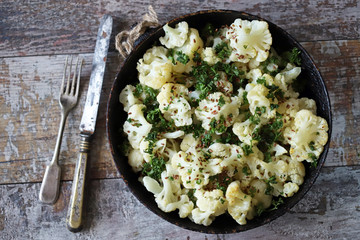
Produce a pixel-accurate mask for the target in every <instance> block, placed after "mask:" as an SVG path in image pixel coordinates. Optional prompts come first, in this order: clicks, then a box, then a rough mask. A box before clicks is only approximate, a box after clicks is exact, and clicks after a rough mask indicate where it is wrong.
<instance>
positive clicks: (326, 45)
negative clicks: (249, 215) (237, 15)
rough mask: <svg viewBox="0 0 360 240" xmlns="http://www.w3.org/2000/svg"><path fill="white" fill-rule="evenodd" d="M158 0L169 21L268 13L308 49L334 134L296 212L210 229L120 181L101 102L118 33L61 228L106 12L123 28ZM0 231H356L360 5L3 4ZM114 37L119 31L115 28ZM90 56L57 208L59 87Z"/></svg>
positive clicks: (292, 234)
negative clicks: (73, 219)
mask: <svg viewBox="0 0 360 240" xmlns="http://www.w3.org/2000/svg"><path fill="white" fill-rule="evenodd" d="M149 4H152V5H153V7H154V9H155V10H156V12H157V13H158V16H159V20H160V22H161V23H164V22H166V21H168V20H170V19H172V18H173V17H176V16H179V15H182V14H186V13H189V12H195V11H198V10H206V9H232V10H239V11H246V12H248V13H251V14H255V15H259V16H261V17H264V18H266V19H268V20H270V21H272V22H274V23H276V24H278V25H279V26H280V27H282V28H283V29H285V30H286V31H288V32H289V33H290V34H292V35H293V36H294V37H295V38H296V39H298V40H299V41H300V42H301V43H302V44H303V46H304V47H305V48H306V49H307V50H308V52H309V53H310V54H311V55H312V57H313V58H314V60H315V62H316V63H317V65H318V67H319V69H320V71H321V73H322V75H323V77H324V79H325V82H326V85H327V88H328V91H329V94H330V98H331V103H332V111H333V135H332V138H331V149H330V151H329V154H328V157H327V161H326V164H325V167H324V168H323V169H322V171H321V174H320V177H319V178H318V179H317V181H316V183H315V185H314V186H313V188H312V189H311V190H310V192H309V193H308V194H307V195H306V196H305V198H304V199H303V200H301V201H300V202H299V203H298V204H297V205H296V206H295V207H294V208H293V209H292V210H291V211H289V212H288V213H286V214H285V215H284V216H282V217H280V218H278V219H276V220H275V221H273V222H271V223H269V224H267V225H265V226H262V227H260V228H257V229H253V230H250V231H247V232H243V233H238V234H230V235H210V234H201V233H196V232H192V231H188V230H184V229H182V228H179V227H177V226H175V225H172V224H170V223H168V222H166V221H164V220H163V219H161V218H159V217H158V216H156V215H155V214H153V213H151V212H150V211H149V210H147V209H146V208H145V207H144V206H143V205H142V204H141V203H140V202H139V201H138V200H137V199H136V198H135V197H134V196H133V195H132V194H131V193H130V192H129V189H128V188H127V187H126V185H125V184H124V182H123V181H122V180H121V179H120V176H119V174H118V173H117V171H116V168H115V165H114V163H113V161H112V157H111V154H110V152H109V146H108V142H107V136H106V131H105V114H106V113H105V108H106V101H107V98H108V95H109V91H110V87H111V85H112V82H113V79H114V77H115V74H116V72H117V70H118V66H119V64H120V63H121V61H122V59H121V58H119V57H118V54H117V52H116V50H115V48H114V36H112V42H111V46H110V50H109V51H110V53H109V58H108V64H107V69H106V70H107V71H106V75H105V80H104V85H103V92H102V96H101V104H100V112H99V116H98V122H97V130H96V135H95V137H94V140H93V145H92V146H93V148H92V150H91V162H90V174H89V178H90V179H91V180H90V181H89V187H88V191H89V197H88V198H87V199H86V200H87V202H88V205H87V208H86V223H85V227H84V229H83V231H82V232H80V233H76V234H74V233H71V232H69V231H68V230H67V229H66V226H65V217H66V211H67V206H68V202H69V196H70V190H71V184H72V177H73V171H74V166H75V161H76V159H77V154H78V153H77V150H78V143H79V136H78V126H79V121H80V117H81V114H82V110H83V106H84V101H85V95H86V94H85V93H86V90H87V87H88V79H89V76H90V72H91V61H92V56H93V55H92V53H93V49H94V45H95V39H96V33H97V28H98V24H99V19H100V18H101V16H102V15H103V14H105V13H108V14H110V15H112V16H113V18H114V27H113V32H114V33H115V32H120V31H121V30H124V29H128V28H129V27H130V26H131V25H133V24H134V23H135V22H136V21H140V20H141V16H142V15H143V14H144V13H146V12H147V8H148V5H149ZM0 9H1V10H0V16H1V17H0V33H1V34H0V64H1V65H0V239H54V240H55V239H243V238H248V239H261V238H262V239H311V238H314V239H358V238H359V234H360V225H359V220H360V147H359V143H360V134H359V133H360V130H359V129H360V122H359V119H360V66H359V61H360V3H358V2H357V1H356V0H353V1H351V0H347V1H339V0H329V1H266V0H257V1H241V2H236V1H225V0H218V1H204V0H201V1H200V0H199V1H196V0H191V1H188V2H184V1H173V2H171V3H169V1H165V0H160V1H156V2H155V1H154V2H152V3H149V2H148V1H144V0H139V1H123V0H117V1H111V0H105V1H101V0H95V1H90V0H83V1H54V0H45V1H19V0H14V1H1V2H0ZM113 35H114V34H113ZM70 54H73V55H80V56H83V57H84V59H85V65H84V68H83V71H82V75H81V79H82V86H81V99H80V103H79V104H78V106H77V107H76V108H75V110H73V111H72V112H71V113H70V115H69V118H68V121H67V124H66V127H65V132H64V137H63V142H62V147H61V154H60V165H61V168H62V176H61V179H62V182H61V194H60V198H59V200H58V201H57V203H56V204H55V205H53V206H52V205H43V204H41V203H39V201H38V193H39V189H40V183H41V180H42V177H43V173H44V168H45V166H46V163H47V162H48V161H49V160H50V159H51V157H52V154H53V149H54V146H55V141H56V136H57V131H58V125H59V122H60V108H59V104H58V100H57V99H58V91H59V85H60V82H61V76H62V71H63V63H64V60H65V57H66V56H67V55H70Z"/></svg>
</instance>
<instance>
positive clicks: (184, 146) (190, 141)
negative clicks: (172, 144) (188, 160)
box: [180, 134, 200, 152]
mask: <svg viewBox="0 0 360 240" xmlns="http://www.w3.org/2000/svg"><path fill="white" fill-rule="evenodd" d="M199 143H200V140H199V139H195V138H194V136H193V134H186V135H185V137H184V139H183V140H182V142H181V144H180V149H181V150H182V151H184V152H186V151H187V150H188V149H189V148H190V147H195V146H196V145H198V144H199Z"/></svg>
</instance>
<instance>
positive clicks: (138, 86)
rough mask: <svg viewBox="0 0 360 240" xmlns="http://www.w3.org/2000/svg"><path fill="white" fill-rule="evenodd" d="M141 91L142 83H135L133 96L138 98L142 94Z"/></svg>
mask: <svg viewBox="0 0 360 240" xmlns="http://www.w3.org/2000/svg"><path fill="white" fill-rule="evenodd" d="M142 92H143V87H142V85H141V84H140V83H138V84H136V86H135V90H134V92H133V94H134V96H135V97H137V98H139V97H140V95H141V94H142Z"/></svg>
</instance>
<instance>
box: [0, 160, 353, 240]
mask: <svg viewBox="0 0 360 240" xmlns="http://www.w3.org/2000/svg"><path fill="white" fill-rule="evenodd" d="M334 176H336V177H334ZM39 188H40V184H38V183H35V184H34V183H31V184H20V185H11V184H10V185H0V196H2V198H1V199H0V239H37V240H41V239H44V240H47V239H53V240H57V239H59V240H61V239H128V240H133V239H146V240H158V239H190V240H200V239H203V240H205V239H207V240H211V239H213V240H215V239H217V240H220V239H221V240H238V239H269V240H279V239H354V238H352V237H353V236H357V235H358V234H360V227H359V225H358V221H359V219H360V167H338V168H333V167H328V168H325V169H323V170H322V172H321V174H320V177H319V178H318V180H317V181H316V183H315V185H314V186H313V188H312V189H311V190H310V191H309V192H308V193H307V195H306V196H305V197H304V198H303V199H302V200H301V201H300V202H299V203H298V204H297V205H296V206H295V207H294V208H293V209H292V210H291V211H289V212H288V213H286V214H285V215H283V216H281V217H279V218H278V219H276V220H274V221H273V222H271V223H269V224H267V225H264V226H262V227H259V228H256V229H253V230H250V231H247V232H243V233H237V234H228V235H210V234H202V233H197V232H192V231H188V230H184V229H182V228H180V227H177V226H175V225H172V224H170V223H168V222H166V221H164V220H163V219H161V218H159V217H158V216H156V215H155V214H153V213H152V212H150V211H149V210H148V209H146V208H145V207H144V206H143V205H141V203H140V202H139V201H138V200H137V199H136V198H134V196H133V195H132V194H131V193H130V192H129V189H128V188H127V187H126V185H125V184H124V182H123V181H122V180H120V179H110V180H93V181H91V183H90V186H89V188H88V190H89V192H88V198H87V200H88V205H87V216H86V218H85V219H86V220H87V221H86V222H85V227H84V229H83V231H82V232H80V233H77V234H73V233H71V232H69V231H68V230H66V229H65V217H66V210H67V206H68V201H69V200H68V199H69V195H70V191H71V182H64V183H63V184H62V186H61V195H60V199H59V201H58V202H57V203H56V204H55V205H54V206H49V205H42V204H40V203H39V202H38V201H37V194H38V191H39Z"/></svg>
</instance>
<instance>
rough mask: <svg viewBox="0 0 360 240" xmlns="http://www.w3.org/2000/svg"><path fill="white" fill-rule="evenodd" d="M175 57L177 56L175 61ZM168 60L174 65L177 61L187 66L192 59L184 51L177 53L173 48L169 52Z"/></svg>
mask: <svg viewBox="0 0 360 240" xmlns="http://www.w3.org/2000/svg"><path fill="white" fill-rule="evenodd" d="M174 55H177V57H176V59H175V57H174ZM167 58H168V59H170V60H171V62H172V64H174V65H176V61H178V62H180V63H182V64H184V65H186V64H187V63H188V62H189V61H190V58H189V56H188V55H186V54H185V53H183V52H182V51H176V52H175V50H174V49H173V48H170V49H169V51H168V53H167ZM175 60H176V61H175Z"/></svg>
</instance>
